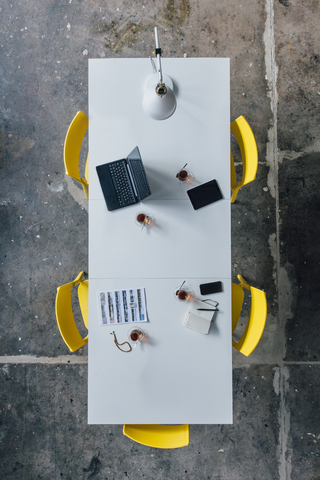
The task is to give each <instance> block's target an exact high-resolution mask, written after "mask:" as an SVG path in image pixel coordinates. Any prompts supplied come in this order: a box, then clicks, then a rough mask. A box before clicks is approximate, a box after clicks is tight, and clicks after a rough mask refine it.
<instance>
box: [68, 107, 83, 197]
mask: <svg viewBox="0 0 320 480" xmlns="http://www.w3.org/2000/svg"><path fill="white" fill-rule="evenodd" d="M87 129H88V117H87V115H85V114H84V113H82V112H78V113H77V114H76V116H75V117H74V119H73V120H72V122H71V123H70V126H69V128H68V131H67V135H66V139H65V142H64V165H65V168H66V174H67V175H69V177H72V178H74V179H75V180H78V182H80V183H81V185H82V188H83V190H84V193H85V194H86V197H87V198H88V194H89V192H88V189H89V175H88V156H87V161H86V167H85V173H84V176H85V179H84V178H81V177H80V173H79V156H80V150H81V145H82V141H83V138H84V136H85V133H86V131H87Z"/></svg>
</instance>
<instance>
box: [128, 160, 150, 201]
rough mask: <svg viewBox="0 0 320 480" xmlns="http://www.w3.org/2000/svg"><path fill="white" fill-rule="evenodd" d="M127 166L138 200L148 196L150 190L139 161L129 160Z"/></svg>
mask: <svg viewBox="0 0 320 480" xmlns="http://www.w3.org/2000/svg"><path fill="white" fill-rule="evenodd" d="M129 165H130V167H131V170H132V173H133V175H134V179H135V183H136V188H137V192H138V197H139V200H143V199H144V198H146V197H148V195H150V193H151V192H150V188H149V185H148V181H147V177H146V174H145V171H144V168H143V165H142V162H141V160H135V159H130V160H129Z"/></svg>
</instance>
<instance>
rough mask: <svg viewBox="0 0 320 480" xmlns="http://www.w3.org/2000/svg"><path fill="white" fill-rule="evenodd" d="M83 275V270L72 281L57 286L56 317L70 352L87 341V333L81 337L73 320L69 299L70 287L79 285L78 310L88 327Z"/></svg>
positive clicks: (86, 292)
mask: <svg viewBox="0 0 320 480" xmlns="http://www.w3.org/2000/svg"><path fill="white" fill-rule="evenodd" d="M83 275H84V272H80V273H79V275H78V276H77V278H76V279H75V280H74V281H73V282H70V283H67V284H65V285H62V286H61V287H58V288H57V296H56V319H57V323H58V327H59V330H60V333H61V336H62V338H63V340H64V341H65V343H66V345H67V346H68V347H69V349H70V351H71V352H75V351H76V350H78V349H79V348H81V347H83V346H84V345H85V344H86V343H87V342H88V335H87V336H86V337H85V338H82V336H81V335H80V333H79V330H78V328H77V325H76V322H75V320H74V316H73V312H72V301H71V292H72V288H73V287H74V286H76V285H79V287H78V298H79V304H80V310H81V314H82V318H83V322H84V324H85V326H86V327H87V328H88V280H82V277H83Z"/></svg>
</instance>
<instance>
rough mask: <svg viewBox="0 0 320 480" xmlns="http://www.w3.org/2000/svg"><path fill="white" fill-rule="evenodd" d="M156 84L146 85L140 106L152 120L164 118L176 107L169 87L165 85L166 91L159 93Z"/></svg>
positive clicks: (174, 98)
mask: <svg viewBox="0 0 320 480" xmlns="http://www.w3.org/2000/svg"><path fill="white" fill-rule="evenodd" d="M156 88H157V86H156V85H150V86H148V87H147V89H146V91H145V93H144V96H143V100H142V106H143V109H144V111H145V112H146V114H147V115H149V117H151V118H153V119H154V120H165V119H166V118H168V117H170V116H171V115H172V114H173V112H174V111H175V109H176V105H177V102H176V97H175V95H174V93H173V91H172V90H171V88H170V87H168V86H166V87H165V90H166V93H165V94H163V95H159V94H158V93H157V92H156Z"/></svg>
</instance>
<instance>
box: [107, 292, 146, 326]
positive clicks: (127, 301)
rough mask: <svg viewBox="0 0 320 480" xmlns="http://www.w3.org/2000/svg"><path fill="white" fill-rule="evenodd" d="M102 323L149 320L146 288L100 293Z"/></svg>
mask: <svg viewBox="0 0 320 480" xmlns="http://www.w3.org/2000/svg"><path fill="white" fill-rule="evenodd" d="M98 302H99V315H100V325H116V324H128V323H133V322H134V323H135V322H146V321H147V310H146V296H145V290H144V288H134V289H129V290H112V291H109V292H99V293H98Z"/></svg>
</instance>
